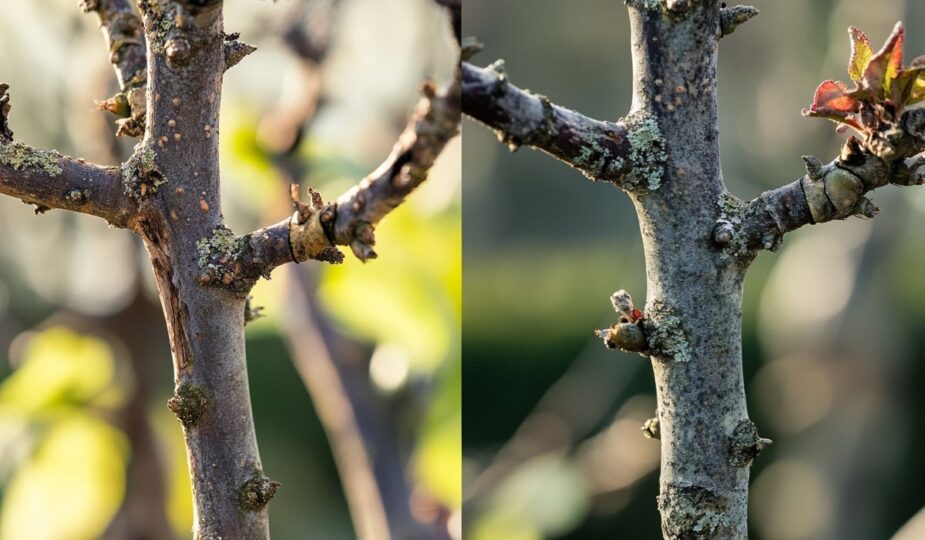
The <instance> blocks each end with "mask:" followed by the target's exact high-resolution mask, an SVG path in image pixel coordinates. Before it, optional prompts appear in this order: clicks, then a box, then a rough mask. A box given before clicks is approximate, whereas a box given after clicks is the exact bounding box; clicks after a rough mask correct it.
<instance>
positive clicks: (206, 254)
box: [196, 227, 245, 268]
mask: <svg viewBox="0 0 925 540" xmlns="http://www.w3.org/2000/svg"><path fill="white" fill-rule="evenodd" d="M244 242H245V240H244V238H238V237H237V236H235V235H234V233H233V232H231V230H230V229H229V228H228V227H216V228H215V229H213V230H212V236H210V237H208V238H203V239H201V240H199V241H198V242H196V249H197V251H198V252H199V267H200V268H206V267H208V266H209V265H210V264H211V263H213V262H215V261H217V260H222V259H226V258H235V257H236V256H237V255H238V254H239V253H240V252H241V248H242V247H243V246H244Z"/></svg>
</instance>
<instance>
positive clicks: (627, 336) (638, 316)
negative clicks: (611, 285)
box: [595, 290, 649, 354]
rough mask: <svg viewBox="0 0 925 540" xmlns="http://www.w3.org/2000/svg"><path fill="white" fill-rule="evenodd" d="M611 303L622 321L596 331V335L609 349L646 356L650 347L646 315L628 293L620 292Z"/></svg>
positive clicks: (616, 293) (615, 294) (614, 294)
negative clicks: (645, 323) (645, 321)
mask: <svg viewBox="0 0 925 540" xmlns="http://www.w3.org/2000/svg"><path fill="white" fill-rule="evenodd" d="M610 302H611V304H613V308H614V310H615V311H616V312H617V313H618V314H620V319H619V321H618V322H617V323H616V324H614V325H613V326H611V327H610V328H605V329H603V330H596V331H595V334H597V336H598V337H599V338H601V339H603V340H604V345H606V346H607V348H608V349H620V350H623V351H626V352H637V353H640V354H644V353H645V352H646V351H647V350H648V347H649V344H648V341H647V339H646V335H645V330H644V325H643V318H644V315H643V313H642V311H641V310H639V309H638V308H637V307H636V306H635V304H633V297H632V296H630V294H629V293H628V292H626V291H624V290H619V291H617V292H615V293H613V295H611V297H610Z"/></svg>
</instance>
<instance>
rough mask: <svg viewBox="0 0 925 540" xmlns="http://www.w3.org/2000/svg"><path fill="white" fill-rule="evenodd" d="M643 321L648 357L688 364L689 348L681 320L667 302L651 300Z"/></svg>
mask: <svg viewBox="0 0 925 540" xmlns="http://www.w3.org/2000/svg"><path fill="white" fill-rule="evenodd" d="M645 313H646V316H645V319H643V324H644V329H645V334H646V338H647V341H648V345H649V355H650V356H653V357H655V358H661V359H666V360H674V361H675V362H689V361H690V359H691V346H690V343H688V340H687V334H686V333H685V332H684V327H683V324H682V322H681V318H680V317H679V316H678V315H677V313H676V311H675V309H674V308H673V307H672V306H671V305H669V304H668V303H667V302H664V301H662V300H653V301H652V302H651V303H650V304H649V305H648V306H646V311H645Z"/></svg>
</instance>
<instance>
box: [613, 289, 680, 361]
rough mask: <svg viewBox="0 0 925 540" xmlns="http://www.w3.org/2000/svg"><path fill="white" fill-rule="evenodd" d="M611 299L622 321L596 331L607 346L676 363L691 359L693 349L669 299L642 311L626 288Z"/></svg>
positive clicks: (655, 303)
mask: <svg viewBox="0 0 925 540" xmlns="http://www.w3.org/2000/svg"><path fill="white" fill-rule="evenodd" d="M610 301H611V303H612V304H613V308H614V310H616V312H617V313H619V314H620V320H619V321H618V322H617V323H616V324H614V325H613V326H611V327H610V328H605V329H603V330H596V331H595V334H596V335H597V336H598V337H599V338H601V339H602V340H603V341H604V345H606V346H607V348H608V349H621V350H623V351H626V352H637V353H639V354H641V355H643V356H652V357H655V358H659V359H663V360H674V361H676V362H687V361H689V360H690V357H691V349H690V345H689V344H688V342H687V334H685V332H684V329H683V327H682V324H681V319H680V317H678V316H677V315H676V314H675V311H674V309H673V308H672V307H671V306H670V305H668V304H667V303H666V302H663V301H661V300H654V301H653V302H652V303H651V304H650V305H649V306H648V307H647V308H646V310H645V312H643V311H642V310H640V309H638V308H637V307H636V306H635V304H634V303H633V298H632V296H630V294H629V293H628V292H626V291H624V290H619V291H617V292H615V293H613V295H612V296H611V297H610Z"/></svg>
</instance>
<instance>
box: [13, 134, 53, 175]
mask: <svg viewBox="0 0 925 540" xmlns="http://www.w3.org/2000/svg"><path fill="white" fill-rule="evenodd" d="M63 158H64V156H62V155H61V154H59V153H58V152H57V151H55V150H41V149H39V148H33V147H31V146H29V145H27V144H23V143H21V142H19V141H13V142H10V143H3V144H0V163H2V164H3V165H7V166H9V167H13V169H14V170H17V171H20V170H23V169H31V170H39V171H42V172H44V173H46V174H48V175H49V176H58V175H60V174H61V173H62V172H63V170H62V169H61V159H63Z"/></svg>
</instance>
